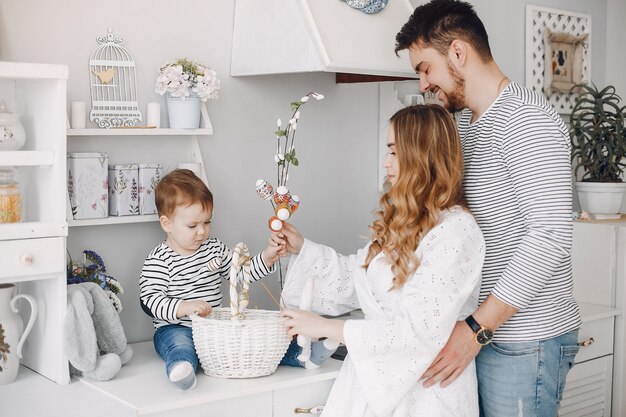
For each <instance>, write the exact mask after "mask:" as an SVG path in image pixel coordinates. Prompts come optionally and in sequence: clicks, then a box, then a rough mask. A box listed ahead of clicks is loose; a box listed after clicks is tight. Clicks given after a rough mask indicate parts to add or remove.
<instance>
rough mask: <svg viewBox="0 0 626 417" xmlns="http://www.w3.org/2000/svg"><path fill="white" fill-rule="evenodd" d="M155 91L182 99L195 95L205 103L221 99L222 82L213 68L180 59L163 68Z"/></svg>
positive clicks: (167, 63) (166, 64) (197, 62)
mask: <svg viewBox="0 0 626 417" xmlns="http://www.w3.org/2000/svg"><path fill="white" fill-rule="evenodd" d="M154 91H155V92H156V93H157V94H160V95H163V94H165V93H168V94H170V95H171V96H172V97H181V98H182V99H185V98H186V97H191V96H192V94H195V95H196V96H198V97H200V100H202V101H203V102H205V101H207V100H208V99H216V98H218V97H219V92H220V80H218V79H217V73H216V72H215V70H214V69H213V68H209V67H207V66H206V65H204V64H203V63H201V62H199V61H192V60H189V59H187V58H180V59H178V60H176V61H172V62H166V63H165V64H163V65H162V66H161V69H160V74H159V76H158V77H157V81H156V86H155V89H154Z"/></svg>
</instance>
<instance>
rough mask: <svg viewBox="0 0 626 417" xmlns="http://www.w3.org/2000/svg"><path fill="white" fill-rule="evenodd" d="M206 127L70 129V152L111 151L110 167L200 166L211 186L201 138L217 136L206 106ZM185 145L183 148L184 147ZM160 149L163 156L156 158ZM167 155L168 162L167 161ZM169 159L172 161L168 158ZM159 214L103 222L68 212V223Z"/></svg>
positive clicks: (145, 218)
mask: <svg viewBox="0 0 626 417" xmlns="http://www.w3.org/2000/svg"><path fill="white" fill-rule="evenodd" d="M202 121H203V125H204V127H203V128H200V129H167V128H164V129H150V128H140V127H138V128H119V129H116V128H113V129H97V128H96V129H68V131H67V138H68V151H69V152H93V151H102V152H107V153H108V156H109V164H113V163H116V164H117V163H127V162H140V163H144V162H151V163H157V162H158V163H161V164H162V165H164V169H165V171H168V170H171V169H174V168H176V165H177V163H178V162H195V163H198V164H200V178H201V179H202V180H203V181H204V182H205V183H207V182H208V181H207V177H206V170H205V169H204V160H203V158H202V154H201V152H200V146H199V144H198V138H199V137H200V138H201V137H204V136H209V135H212V134H213V128H212V126H211V122H210V119H209V116H208V113H207V110H206V106H202ZM181 145H182V146H181ZM155 149H158V150H159V151H158V154H159V155H160V157H155V156H154V155H153V154H154V153H155ZM163 155H165V156H166V159H163ZM167 158H169V159H167ZM157 220H158V216H157V215H156V214H150V215H134V216H110V217H107V218H102V219H86V220H74V219H73V218H72V212H71V210H69V204H68V209H67V221H68V224H69V226H70V227H72V226H95V225H107V224H121V223H140V222H151V221H157Z"/></svg>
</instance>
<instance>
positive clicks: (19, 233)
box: [0, 222, 67, 240]
mask: <svg viewBox="0 0 626 417" xmlns="http://www.w3.org/2000/svg"><path fill="white" fill-rule="evenodd" d="M50 236H67V223H65V222H62V223H61V222H58V223H57V222H25V223H4V224H0V240H14V239H34V238H40V237H50Z"/></svg>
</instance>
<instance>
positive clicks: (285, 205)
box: [256, 92, 324, 288]
mask: <svg viewBox="0 0 626 417" xmlns="http://www.w3.org/2000/svg"><path fill="white" fill-rule="evenodd" d="M310 97H313V98H314V99H316V100H322V99H323V98H324V96H323V95H322V94H320V93H316V92H310V93H308V94H307V95H305V96H304V97H302V98H301V99H300V100H299V101H293V102H292V103H291V111H292V114H291V117H290V118H289V122H288V123H287V125H286V126H285V127H284V128H283V122H282V121H281V120H280V119H278V120H277V121H276V126H277V130H276V131H275V132H274V134H275V135H276V154H275V155H274V161H275V162H276V168H277V180H278V187H277V188H276V190H274V187H273V186H272V184H270V183H269V182H267V181H266V180H264V179H259V180H257V182H256V192H257V194H258V195H259V197H261V198H262V199H263V200H269V201H270V203H271V205H272V209H274V214H275V215H274V216H272V217H270V219H269V221H268V226H269V228H270V229H271V230H273V231H275V232H278V231H279V230H281V229H282V228H283V222H284V221H285V220H287V219H289V217H291V215H292V214H293V213H295V212H296V210H297V209H298V206H299V205H300V198H299V197H298V196H297V195H295V194H291V193H289V190H288V189H287V180H288V179H289V167H290V166H291V165H293V166H298V165H300V161H299V160H298V157H297V156H296V146H295V139H296V130H297V128H298V122H299V121H300V107H302V105H303V104H304V103H306V102H307V101H309V98H310ZM278 264H279V268H278V271H279V276H280V286H281V288H282V286H283V279H282V268H281V267H280V259H279V260H278Z"/></svg>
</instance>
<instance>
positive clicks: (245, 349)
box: [191, 307, 290, 378]
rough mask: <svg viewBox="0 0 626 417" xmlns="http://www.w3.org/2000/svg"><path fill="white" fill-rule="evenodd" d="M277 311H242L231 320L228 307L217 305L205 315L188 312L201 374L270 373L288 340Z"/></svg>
mask: <svg viewBox="0 0 626 417" xmlns="http://www.w3.org/2000/svg"><path fill="white" fill-rule="evenodd" d="M278 314H279V312H278V311H269V310H246V312H245V314H244V315H243V317H240V318H239V319H238V320H231V310H230V309H229V308H224V307H219V308H214V309H213V312H212V313H211V314H210V315H209V316H208V317H206V318H204V317H199V316H196V315H192V316H191V325H192V326H191V328H192V332H193V342H194V344H195V346H196V352H197V354H198V358H199V359H200V364H201V365H202V369H203V370H204V373H205V374H207V375H209V376H215V377H219V378H254V377H257V376H264V375H270V374H272V373H274V371H276V367H277V366H278V364H279V362H280V360H281V359H282V357H283V356H284V355H285V352H286V351H287V347H288V346H289V342H290V339H289V336H287V332H286V331H285V328H284V327H283V324H282V320H281V319H280V317H279V315H278Z"/></svg>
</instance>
